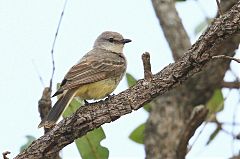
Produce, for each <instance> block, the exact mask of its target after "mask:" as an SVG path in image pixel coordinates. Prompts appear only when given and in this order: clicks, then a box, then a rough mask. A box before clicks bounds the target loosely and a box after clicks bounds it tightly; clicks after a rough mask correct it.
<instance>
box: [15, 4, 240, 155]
mask: <svg viewBox="0 0 240 159" xmlns="http://www.w3.org/2000/svg"><path fill="white" fill-rule="evenodd" d="M239 31H240V2H238V3H237V5H235V7H234V8H232V9H231V11H229V12H228V14H225V15H224V16H222V17H221V18H218V19H215V20H214V22H213V23H212V25H211V27H209V28H208V30H207V31H206V32H205V33H204V34H203V35H202V36H201V37H200V38H199V40H198V41H197V42H196V43H195V44H194V45H193V46H192V48H191V49H190V50H189V51H187V52H186V53H185V54H184V56H183V57H182V58H180V59H179V60H178V61H177V62H175V63H173V64H169V65H168V66H167V67H165V68H164V69H163V70H161V71H160V72H158V73H157V74H155V75H153V76H152V80H151V81H147V80H144V79H142V80H139V81H138V82H137V84H136V85H135V86H133V87H131V88H129V89H127V90H125V91H123V92H122V93H120V94H118V95H116V96H113V97H111V98H110V99H106V100H104V101H99V102H96V103H92V104H90V105H87V106H82V107H80V108H79V109H78V110H77V111H76V112H75V113H74V114H73V115H72V116H70V117H68V118H66V119H64V120H62V121H61V122H60V123H59V124H57V125H56V126H55V127H54V128H53V129H52V130H50V131H49V132H48V133H47V134H45V135H44V136H42V137H40V138H39V139H37V140H35V141H34V142H33V143H32V144H31V145H30V146H29V147H28V148H27V149H26V150H24V151H23V152H22V153H20V154H19V155H18V156H16V157H15V158H16V159H28V158H30V159H35V158H45V157H48V156H49V155H51V154H52V153H55V152H58V151H59V150H61V149H62V148H63V147H64V146H66V145H68V144H70V143H72V142H73V141H74V139H76V138H79V137H81V136H83V135H85V134H86V133H87V132H89V131H91V130H93V129H94V128H97V127H99V126H100V125H102V124H104V123H108V122H111V121H114V120H116V119H118V118H119V117H121V116H122V115H125V114H128V113H131V112H132V110H137V109H139V108H141V107H142V106H143V105H144V104H145V103H147V102H149V101H151V100H152V99H153V98H155V97H156V96H158V95H161V94H163V93H165V92H167V91H169V90H171V89H173V88H175V87H176V86H179V85H180V83H183V82H184V81H186V80H187V79H188V78H189V77H191V76H193V75H194V74H196V73H197V72H199V71H201V70H202V69H204V66H205V65H206V63H208V62H209V61H211V58H212V56H213V53H214V52H215V51H216V49H217V48H219V46H221V45H223V43H224V42H225V41H226V39H229V38H230V37H231V36H233V35H236V34H238V33H239ZM139 92H141V93H139Z"/></svg>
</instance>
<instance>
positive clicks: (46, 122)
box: [38, 89, 76, 128]
mask: <svg viewBox="0 0 240 159" xmlns="http://www.w3.org/2000/svg"><path fill="white" fill-rule="evenodd" d="M75 92H76V90H75V89H72V90H69V91H67V92H66V93H65V94H64V95H63V96H61V97H60V98H59V99H58V101H57V102H56V103H55V104H54V106H53V107H52V109H51V110H50V112H49V113H48V115H47V116H46V117H45V118H44V119H43V120H42V121H41V123H40V124H39V125H38V127H39V128H41V127H46V128H50V127H52V126H53V125H54V124H55V123H56V122H57V120H58V119H59V117H60V116H61V114H62V113H63V111H64V109H65V108H66V106H67V105H68V104H69V103H70V102H71V100H72V99H73V97H74V95H75Z"/></svg>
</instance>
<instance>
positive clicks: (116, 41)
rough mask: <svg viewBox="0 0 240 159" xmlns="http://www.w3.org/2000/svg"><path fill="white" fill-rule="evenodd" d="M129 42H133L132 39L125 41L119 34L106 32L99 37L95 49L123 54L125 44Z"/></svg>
mask: <svg viewBox="0 0 240 159" xmlns="http://www.w3.org/2000/svg"><path fill="white" fill-rule="evenodd" d="M129 42H131V40H130V39H124V38H123V36H122V35H121V34H119V33H117V32H112V31H105V32H103V33H102V34H101V35H99V36H98V38H97V40H96V41H95V43H94V46H93V47H94V48H100V49H105V50H109V51H112V52H116V53H122V52H123V47H124V44H126V43H129Z"/></svg>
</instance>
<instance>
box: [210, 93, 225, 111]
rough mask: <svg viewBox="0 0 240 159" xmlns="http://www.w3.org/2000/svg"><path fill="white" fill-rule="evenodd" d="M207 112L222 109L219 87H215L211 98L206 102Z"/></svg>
mask: <svg viewBox="0 0 240 159" xmlns="http://www.w3.org/2000/svg"><path fill="white" fill-rule="evenodd" d="M206 106H207V108H208V110H209V114H213V113H217V112H219V111H221V110H223V107H224V98H223V94H222V91H221V89H216V90H215V91H214V93H213V96H212V97H211V99H210V100H209V101H208V102H207V105H206Z"/></svg>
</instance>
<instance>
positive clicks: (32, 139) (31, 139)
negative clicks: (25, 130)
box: [20, 135, 36, 152]
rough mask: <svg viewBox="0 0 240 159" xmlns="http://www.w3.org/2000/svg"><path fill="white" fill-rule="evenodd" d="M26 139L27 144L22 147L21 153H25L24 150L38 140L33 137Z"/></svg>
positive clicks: (28, 136)
mask: <svg viewBox="0 0 240 159" xmlns="http://www.w3.org/2000/svg"><path fill="white" fill-rule="evenodd" d="M26 138H27V143H26V144H24V145H22V146H21V147H20V152H23V150H25V149H26V148H27V147H28V146H29V145H30V144H31V143H32V142H33V141H34V140H36V138H35V137H34V136H31V135H26Z"/></svg>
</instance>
